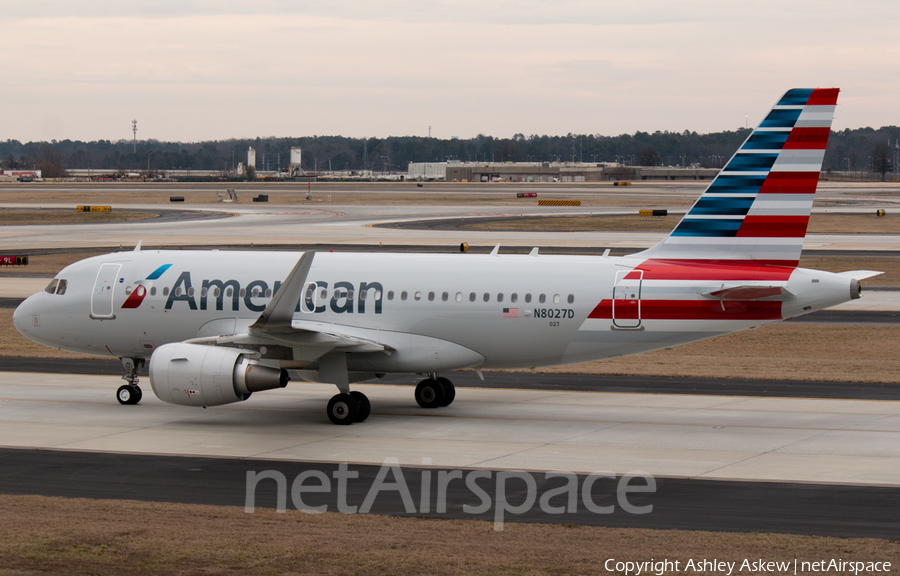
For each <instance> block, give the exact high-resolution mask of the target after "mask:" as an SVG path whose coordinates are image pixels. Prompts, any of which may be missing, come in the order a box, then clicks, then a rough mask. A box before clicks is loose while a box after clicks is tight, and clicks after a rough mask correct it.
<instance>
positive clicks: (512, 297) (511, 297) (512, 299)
mask: <svg viewBox="0 0 900 576" xmlns="http://www.w3.org/2000/svg"><path fill="white" fill-rule="evenodd" d="M518 300H519V295H518V294H516V293H515V292H513V293H512V294H510V295H509V301H510V302H518Z"/></svg>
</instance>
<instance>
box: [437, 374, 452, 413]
mask: <svg viewBox="0 0 900 576" xmlns="http://www.w3.org/2000/svg"><path fill="white" fill-rule="evenodd" d="M435 380H437V381H438V382H440V383H441V384H443V385H444V402H443V403H442V404H441V406H449V405H451V404H453V399H454V398H456V386H454V385H453V382H451V381H450V380H448V379H447V378H444V377H443V376H439V377H437V378H435Z"/></svg>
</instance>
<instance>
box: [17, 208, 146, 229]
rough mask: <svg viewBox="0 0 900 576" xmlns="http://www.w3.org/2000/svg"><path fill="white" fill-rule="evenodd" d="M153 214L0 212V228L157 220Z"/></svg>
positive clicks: (117, 212)
mask: <svg viewBox="0 0 900 576" xmlns="http://www.w3.org/2000/svg"><path fill="white" fill-rule="evenodd" d="M158 217H159V214H154V213H153V212H126V211H122V210H113V211H112V212H76V211H75V210H16V209H5V210H0V226H27V225H29V224H103V223H105V222H131V221H132V220H147V219H150V218H158Z"/></svg>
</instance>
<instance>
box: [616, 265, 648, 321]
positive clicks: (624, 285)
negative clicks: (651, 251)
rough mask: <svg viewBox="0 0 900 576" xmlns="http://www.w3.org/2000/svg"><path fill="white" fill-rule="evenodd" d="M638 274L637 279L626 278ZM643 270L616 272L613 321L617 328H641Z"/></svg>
mask: <svg viewBox="0 0 900 576" xmlns="http://www.w3.org/2000/svg"><path fill="white" fill-rule="evenodd" d="M634 274H637V276H638V277H637V278H629V279H627V280H626V276H629V275H634ZM643 278H644V271H643V270H620V271H618V272H616V285H615V287H614V288H613V301H612V319H613V326H614V327H616V328H632V329H634V328H640V327H641V282H642V280H643Z"/></svg>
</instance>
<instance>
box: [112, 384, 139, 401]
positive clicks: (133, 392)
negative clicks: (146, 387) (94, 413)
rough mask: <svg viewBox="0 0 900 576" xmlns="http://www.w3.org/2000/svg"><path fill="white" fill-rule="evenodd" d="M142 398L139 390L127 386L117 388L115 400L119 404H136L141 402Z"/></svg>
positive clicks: (135, 387)
mask: <svg viewBox="0 0 900 576" xmlns="http://www.w3.org/2000/svg"><path fill="white" fill-rule="evenodd" d="M142 396H143V393H142V392H141V389H140V388H138V387H137V386H131V385H128V384H125V385H124V386H119V389H118V390H117V391H116V400H118V401H119V404H137V403H138V402H140V401H141V397H142Z"/></svg>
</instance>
